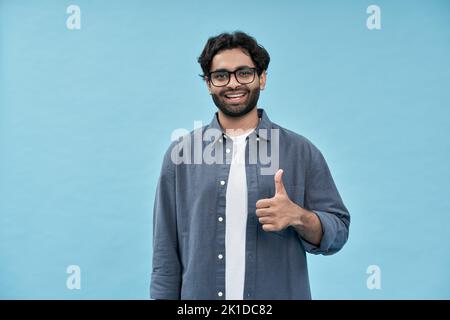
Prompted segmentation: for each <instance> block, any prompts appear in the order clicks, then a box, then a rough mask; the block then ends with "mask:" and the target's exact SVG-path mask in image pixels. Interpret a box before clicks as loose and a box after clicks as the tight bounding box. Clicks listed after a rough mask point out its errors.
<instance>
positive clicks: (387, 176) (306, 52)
mask: <svg viewBox="0 0 450 320" xmlns="http://www.w3.org/2000/svg"><path fill="white" fill-rule="evenodd" d="M71 4H76V5H78V6H80V8H81V30H68V29H67V28H66V19H67V18H68V16H69V15H68V14H67V13H66V8H67V7H68V6H69V5H71ZM371 4H376V5H379V6H380V7H381V24H382V29H381V30H368V29H367V27H366V19H367V17H368V14H367V13H366V8H367V7H368V6H369V5H371ZM236 29H241V30H243V31H245V32H248V33H250V34H251V35H253V36H255V37H256V39H257V40H258V41H259V42H260V43H261V44H263V45H264V46H265V47H266V48H267V50H268V51H269V53H270V55H271V58H272V62H271V64H270V66H269V70H268V83H267V87H266V90H265V91H264V92H263V93H262V97H261V99H260V102H259V106H260V107H263V108H265V109H266V111H267V112H268V114H269V116H270V118H271V119H272V121H274V122H276V123H278V124H280V125H282V126H284V127H286V128H289V129H291V130H293V131H295V132H298V133H300V134H302V135H304V136H306V137H307V138H308V139H310V140H311V141H312V142H313V143H314V144H315V145H316V146H317V147H319V149H320V150H321V151H322V152H323V154H324V155H325V157H326V159H327V161H328V164H329V166H330V168H331V170H332V173H333V176H334V179H335V181H336V184H337V186H338V188H339V190H340V193H341V196H342V197H343V199H344V202H345V204H346V205H347V207H348V208H349V210H350V212H351V214H352V225H351V230H350V238H349V242H348V243H347V245H346V247H344V249H343V250H342V251H341V252H340V253H338V254H337V255H334V256H329V257H324V256H317V257H316V256H309V268H310V278H311V287H312V295H313V298H315V299H339V298H343V299H442V298H446V299H449V298H450V249H449V247H450V237H449V227H450V216H449V212H450V196H449V191H450V188H449V181H450V169H449V163H450V143H449V133H450V132H449V131H450V111H449V107H450V90H449V88H450V86H449V84H450V41H449V40H450V2H448V1H376V2H372V1H363V0H361V1H344V0H341V1H331V0H330V1H261V0H250V1H237V0H232V1H222V2H213V1H179V2H176V1H164V2H163V1H158V2H156V1H155V2H149V1H74V2H71V1H70V2H69V1H56V0H55V1H2V0H0V298H13V299H15V298H24V299H30V298H39V299H47V298H60V299H88V298H96V299H103V298H105V299H106V298H112V299H118V298H120V299H147V298H148V288H149V284H150V271H151V252H152V246H151V228H152V207H153V200H154V192H155V186H156V182H157V178H158V175H159V170H160V165H161V160H162V156H163V153H164V151H165V150H166V148H167V147H168V145H169V143H170V135H171V133H172V131H173V130H174V129H177V128H186V129H188V130H192V129H193V126H194V120H197V121H203V123H204V124H206V123H208V122H209V121H210V120H211V118H212V115H213V112H215V111H216V107H215V106H214V104H213V103H212V101H211V99H210V96H209V95H208V93H207V90H206V88H205V86H204V84H203V83H202V82H201V80H200V78H199V77H198V74H199V73H200V72H201V70H200V67H199V65H198V64H197V62H196V59H197V57H198V55H199V54H200V52H201V50H202V48H203V46H204V44H205V42H206V40H207V38H208V37H210V36H212V35H216V34H218V33H220V32H223V31H233V30H236ZM72 264H74V265H79V266H80V268H81V290H68V289H67V287H66V279H67V277H68V274H67V273H66V268H67V266H69V265H72ZM369 265H378V266H379V267H380V268H381V286H382V287H381V290H369V289H368V288H367V286H366V279H367V277H368V276H369V275H368V274H367V273H366V269H367V267H368V266H369Z"/></svg>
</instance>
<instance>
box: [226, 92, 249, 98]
mask: <svg viewBox="0 0 450 320" xmlns="http://www.w3.org/2000/svg"><path fill="white" fill-rule="evenodd" d="M244 95H245V93H241V94H227V95H226V97H227V98H239V97H242V96H244Z"/></svg>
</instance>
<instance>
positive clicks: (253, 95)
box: [211, 86, 260, 118]
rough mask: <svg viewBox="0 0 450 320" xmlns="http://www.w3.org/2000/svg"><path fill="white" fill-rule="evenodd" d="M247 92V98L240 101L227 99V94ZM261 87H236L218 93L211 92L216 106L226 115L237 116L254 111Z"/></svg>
mask: <svg viewBox="0 0 450 320" xmlns="http://www.w3.org/2000/svg"><path fill="white" fill-rule="evenodd" d="M244 91H245V92H246V96H245V99H244V100H243V101H242V102H239V103H233V102H229V101H227V98H226V95H229V94H233V93H234V92H244ZM259 92H260V88H259V87H257V88H255V89H253V90H250V89H249V88H247V87H244V86H242V87H238V88H236V89H234V90H233V89H224V90H223V91H221V92H219V93H218V94H214V93H213V94H211V96H212V99H213V101H214V104H215V105H216V107H217V108H218V109H219V110H220V111H222V112H223V113H224V114H225V115H227V116H230V117H233V118H237V117H242V116H243V115H246V114H247V113H249V112H250V111H252V110H253V109H254V108H255V107H256V104H257V102H258V99H259Z"/></svg>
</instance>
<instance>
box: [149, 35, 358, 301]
mask: <svg viewBox="0 0 450 320" xmlns="http://www.w3.org/2000/svg"><path fill="white" fill-rule="evenodd" d="M198 61H199V63H200V65H201V68H202V70H203V75H202V78H203V79H204V81H205V83H206V86H207V88H208V91H209V93H210V94H211V96H212V100H213V101H214V104H215V105H216V106H217V108H218V111H217V112H216V113H215V115H214V117H213V119H212V121H211V123H210V124H209V125H207V126H204V127H202V128H200V129H199V130H200V133H201V134H200V135H197V134H196V132H195V130H194V131H193V132H191V133H190V134H189V135H188V136H187V137H183V138H181V139H180V140H182V141H181V142H180V141H174V143H172V145H171V146H170V147H169V150H168V151H167V152H166V155H165V157H164V160H163V165H162V169H161V176H160V179H159V182H158V187H157V191H156V197H155V205H154V221H153V222H154V229H153V237H154V238H153V271H152V282H151V297H152V298H154V299H228V300H229V299H233V300H240V299H310V298H311V293H310V286H309V280H308V269H307V259H306V254H305V253H306V252H309V253H313V254H324V255H330V254H333V253H336V252H337V251H339V250H340V249H341V248H342V247H343V246H344V244H345V242H346V241H347V238H348V231H349V224H350V215H349V213H348V211H347V209H346V207H345V205H344V203H343V202H342V199H341V197H340V195H339V193H338V190H337V188H336V186H335V184H334V182H333V178H332V176H331V173H330V171H329V169H328V166H327V164H326V162H325V159H324V157H323V156H322V154H321V152H320V151H319V150H318V149H317V148H316V147H315V146H314V145H313V144H312V143H311V142H310V141H309V140H307V139H306V138H304V137H303V136H301V135H298V134H296V133H294V132H292V131H289V130H287V129H285V128H283V127H281V126H279V125H277V124H275V123H273V122H271V121H270V120H269V118H268V116H267V114H266V112H265V111H264V110H263V109H259V108H258V107H257V103H258V99H259V95H260V91H261V90H264V87H265V85H266V79H267V75H266V71H267V68H268V66H269V61H270V57H269V54H268V53H267V51H266V50H265V49H264V48H263V47H262V46H260V45H259V44H258V43H257V42H256V40H255V39H254V38H252V37H250V36H249V35H247V34H245V33H243V32H234V33H232V34H229V33H223V34H220V35H218V36H216V37H212V38H210V39H209V40H208V41H207V43H206V45H205V48H204V50H203V52H202V53H201V55H200V57H199V59H198ZM277 108H279V109H280V110H281V108H282V106H277ZM211 131H213V132H219V135H217V134H210V132H211ZM198 137H200V139H201V141H197V144H198V143H199V144H200V146H201V147H202V151H204V150H205V149H206V148H211V145H212V146H213V147H214V152H213V154H214V157H217V158H215V159H218V158H220V159H222V157H223V159H225V161H212V162H211V161H205V162H201V163H197V162H195V161H184V162H181V163H180V162H179V161H175V160H174V155H182V156H183V159H186V158H190V157H191V156H192V154H194V153H195V144H196V143H195V139H197V140H198V139H199V138H198ZM205 137H212V138H213V140H212V142H210V144H206V142H207V141H205ZM186 138H189V139H186ZM206 140H207V139H206ZM186 141H187V143H186ZM192 141H194V143H192ZM268 150H271V152H270V153H271V154H270V159H272V160H274V161H275V160H276V162H275V163H276V164H277V168H276V169H277V170H274V171H273V172H271V171H269V173H267V171H266V172H265V173H264V171H263V170H262V169H263V167H264V166H265V165H266V164H267V162H266V161H263V160H264V159H265V160H267V159H268V158H269V157H268V155H265V157H264V156H263V155H264V151H268ZM202 154H205V153H202Z"/></svg>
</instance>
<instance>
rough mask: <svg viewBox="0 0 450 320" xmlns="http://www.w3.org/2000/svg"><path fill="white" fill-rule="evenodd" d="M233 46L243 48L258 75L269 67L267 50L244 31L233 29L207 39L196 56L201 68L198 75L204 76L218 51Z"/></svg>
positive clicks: (232, 47)
mask: <svg viewBox="0 0 450 320" xmlns="http://www.w3.org/2000/svg"><path fill="white" fill-rule="evenodd" d="M235 48H241V49H244V51H246V52H247V53H248V54H249V55H250V58H251V59H252V60H253V63H254V64H255V66H256V70H257V73H258V75H259V76H260V75H261V73H262V72H263V71H264V70H267V68H268V67H269V62H270V56H269V53H268V52H267V50H266V49H264V47H262V46H261V45H259V44H258V42H256V40H255V38H253V37H251V36H249V35H248V34H246V33H245V32H242V31H235V32H233V33H221V34H219V35H218V36H215V37H211V38H209V39H208V41H207V42H206V45H205V48H204V49H203V51H202V53H201V55H200V57H198V63H199V64H200V66H201V67H202V70H203V74H202V75H200V76H201V77H203V78H204V77H206V76H207V75H208V74H209V72H210V70H211V63H212V59H213V58H214V56H215V55H216V54H217V53H218V52H219V51H222V50H226V49H235Z"/></svg>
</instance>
